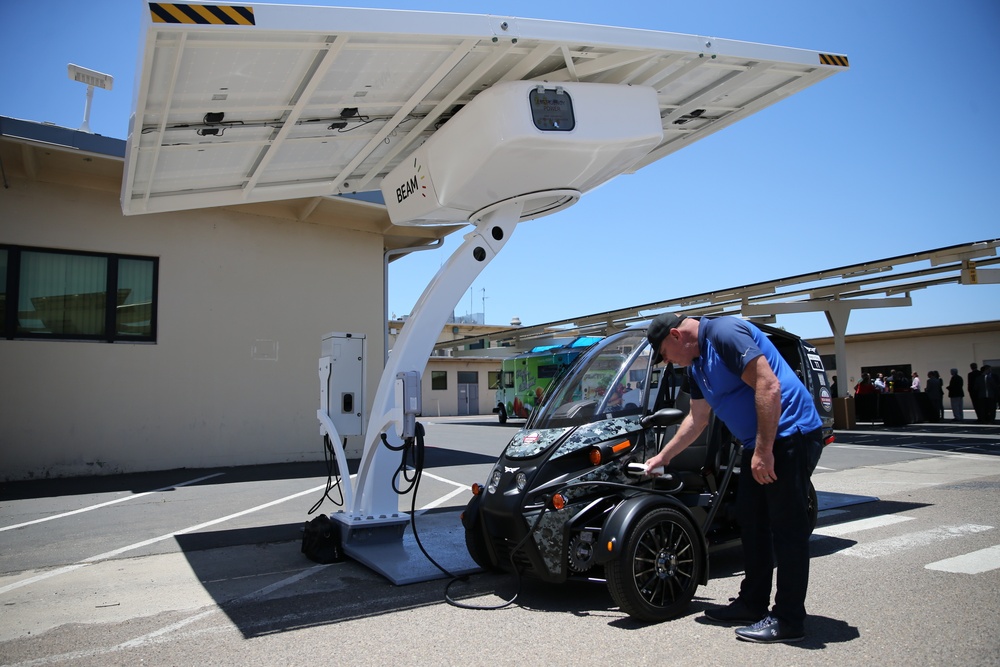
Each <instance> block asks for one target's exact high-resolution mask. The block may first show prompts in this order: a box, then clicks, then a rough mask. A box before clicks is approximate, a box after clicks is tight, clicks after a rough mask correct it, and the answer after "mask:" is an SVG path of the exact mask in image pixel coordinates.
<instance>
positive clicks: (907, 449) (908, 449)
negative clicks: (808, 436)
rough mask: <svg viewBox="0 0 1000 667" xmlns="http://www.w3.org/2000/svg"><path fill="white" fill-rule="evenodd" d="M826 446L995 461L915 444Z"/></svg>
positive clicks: (994, 458)
mask: <svg viewBox="0 0 1000 667" xmlns="http://www.w3.org/2000/svg"><path fill="white" fill-rule="evenodd" d="M998 444H1000V443H998ZM827 447H837V448H838V449H856V450H859V451H869V452H870V451H872V450H875V449H877V450H879V451H882V452H886V453H889V452H897V453H899V454H911V455H912V454H916V453H919V454H920V455H921V456H925V457H932V456H938V457H942V458H956V459H967V460H971V461H991V462H993V463H996V462H997V457H995V456H991V455H989V454H968V453H965V452H941V451H938V450H936V449H925V448H923V447H918V446H917V445H905V446H902V447H892V446H886V445H827Z"/></svg>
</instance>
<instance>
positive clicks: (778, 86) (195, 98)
mask: <svg viewBox="0 0 1000 667" xmlns="http://www.w3.org/2000/svg"><path fill="white" fill-rule="evenodd" d="M148 7H149V9H148V12H147V15H146V18H145V21H144V27H143V35H142V37H143V39H142V45H141V48H140V54H139V58H140V60H139V64H138V67H137V82H136V86H135V100H134V107H133V108H134V112H133V116H132V119H131V122H130V127H129V136H128V145H127V150H126V156H125V161H126V163H125V174H124V180H123V184H122V195H121V198H122V210H123V211H124V212H125V213H126V214H136V213H147V212H159V211H174V210H185V209H192V208H202V207H210V206H226V205H235V204H246V203H252V202H264V201H276V200H283V199H297V198H310V197H329V196H334V195H339V194H348V193H361V192H370V191H375V190H378V188H379V186H380V184H381V180H382V178H383V177H384V176H385V174H386V173H387V172H388V171H390V170H391V169H392V168H393V167H394V166H396V165H397V164H398V163H399V162H400V161H401V160H403V159H404V158H405V157H406V156H407V155H408V154H409V153H410V152H412V151H413V150H414V149H415V148H417V147H418V146H419V145H420V144H421V143H423V142H424V141H426V140H427V138H428V137H430V136H431V135H432V134H433V133H434V132H435V131H436V130H437V129H438V128H440V127H441V126H442V125H443V124H444V123H445V122H447V120H448V118H449V117H450V116H451V115H453V114H455V113H456V112H457V111H458V110H460V109H461V107H462V106H463V105H464V104H466V103H467V102H469V101H470V100H471V99H472V98H473V97H474V96H475V95H476V94H477V93H478V92H480V91H482V90H484V89H486V88H488V87H490V86H492V85H494V84H496V83H499V82H502V81H510V80H522V79H523V80H537V81H545V82H550V83H555V84H558V83H559V82H565V81H586V82H602V83H617V84H623V85H624V84H633V85H644V86H651V87H653V88H655V89H656V90H657V92H658V99H659V105H660V113H661V117H662V120H663V129H664V134H663V140H662V142H661V143H660V144H659V146H657V147H656V148H655V149H654V150H653V151H651V152H650V153H649V154H648V156H647V157H646V158H645V159H644V160H642V161H641V162H640V163H639V164H638V165H637V167H636V169H638V168H641V167H643V166H645V165H648V164H650V163H652V162H655V161H656V160H658V159H660V158H662V157H664V156H666V155H669V154H670V153H673V152H674V151H676V150H678V149H680V148H682V147H684V146H686V145H687V144H689V143H691V142H693V141H696V140H698V139H700V138H702V137H705V136H708V135H709V134H712V133H714V132H716V131H718V130H720V129H722V128H724V127H726V126H727V125H730V124H732V123H734V122H736V121H737V120H739V119H741V118H745V117H747V116H749V115H750V114H753V113H755V112H756V111H759V110H760V109H763V108H764V107H767V106H769V105H770V104H773V103H774V102H776V101H778V100H780V99H782V98H784V97H787V96H788V95H790V94H793V93H795V92H798V91H800V90H802V89H804V88H806V87H808V86H810V85H812V84H814V83H816V82H818V81H820V80H821V79H824V78H826V77H827V76H830V75H831V74H834V73H836V72H838V71H843V70H845V69H846V68H847V66H848V63H847V58H846V57H845V56H842V55H838V54H828V53H822V52H819V51H809V50H803V49H796V48H787V47H777V46H767V45H761V44H753V43H747V42H738V41H731V40H724V39H715V38H708V37H701V36H696V35H682V34H676V33H667V32H655V31H649V30H637V29H628V28H617V27H607V26H595V25H584V24H578V23H567V22H559V21H548V20H536V19H524V18H516V17H509V16H486V15H472V14H444V13H434V12H416V11H396V10H378V9H351V8H337V7H307V6H289V5H267V4H256V3H253V4H246V5H225V4H217V5H213V4H207V3H206V4H199V5H181V4H176V3H155V2H154V3H149V5H148ZM608 122H614V109H609V110H608Z"/></svg>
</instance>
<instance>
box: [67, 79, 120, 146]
mask: <svg viewBox="0 0 1000 667" xmlns="http://www.w3.org/2000/svg"><path fill="white" fill-rule="evenodd" d="M66 72H67V73H68V74H69V78H70V80H72V81H79V82H80V83H85V84H87V103H86V106H84V108H83V124H81V125H80V132H86V133H87V134H93V132H91V131H90V105H91V104H92V103H93V101H94V87H95V86H96V87H99V88H103V89H104V90H111V88H112V86H113V85H114V81H115V79H114V77H113V76H111V75H110V74H104V73H103V72H98V71H97V70H92V69H87V68H86V67H80V66H79V65H74V64H73V63H70V64H68V65H66Z"/></svg>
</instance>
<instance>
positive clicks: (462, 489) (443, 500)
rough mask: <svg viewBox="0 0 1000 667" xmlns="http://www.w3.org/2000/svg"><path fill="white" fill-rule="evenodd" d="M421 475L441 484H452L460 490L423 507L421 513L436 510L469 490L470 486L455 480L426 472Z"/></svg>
mask: <svg viewBox="0 0 1000 667" xmlns="http://www.w3.org/2000/svg"><path fill="white" fill-rule="evenodd" d="M421 475H422V476H425V477H430V478H431V479H436V480H437V481H439V482H445V483H446V484H452V485H454V486H456V487H458V488H456V489H454V490H452V491H450V492H448V493H446V494H445V495H443V496H441V497H440V498H438V499H437V500H432V501H431V502H429V503H428V504H426V505H424V506H423V507H421V508H420V509H421V511H423V510H429V509H434V508H435V507H437V506H439V505H442V504H444V503H446V502H448V501H449V500H451V499H452V498H454V497H455V496H457V495H458V494H460V493H463V492H465V491H468V490H469V485H468V484H465V483H463V482H456V481H455V480H452V479H447V478H445V477H440V476H438V475H435V474H433V473H429V472H427V471H426V470H425V471H423V472H422V473H421Z"/></svg>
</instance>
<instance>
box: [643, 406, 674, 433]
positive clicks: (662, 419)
mask: <svg viewBox="0 0 1000 667" xmlns="http://www.w3.org/2000/svg"><path fill="white" fill-rule="evenodd" d="M683 419H684V412H683V411H681V410H678V409H677V408H661V409H660V410H657V411H656V412H654V413H653V414H651V415H646V416H645V417H643V418H642V419H640V420H639V425H640V426H642V427H643V428H653V427H654V426H660V427H663V426H673V425H674V424H679V423H680V422H681V421H682V420H683Z"/></svg>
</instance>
